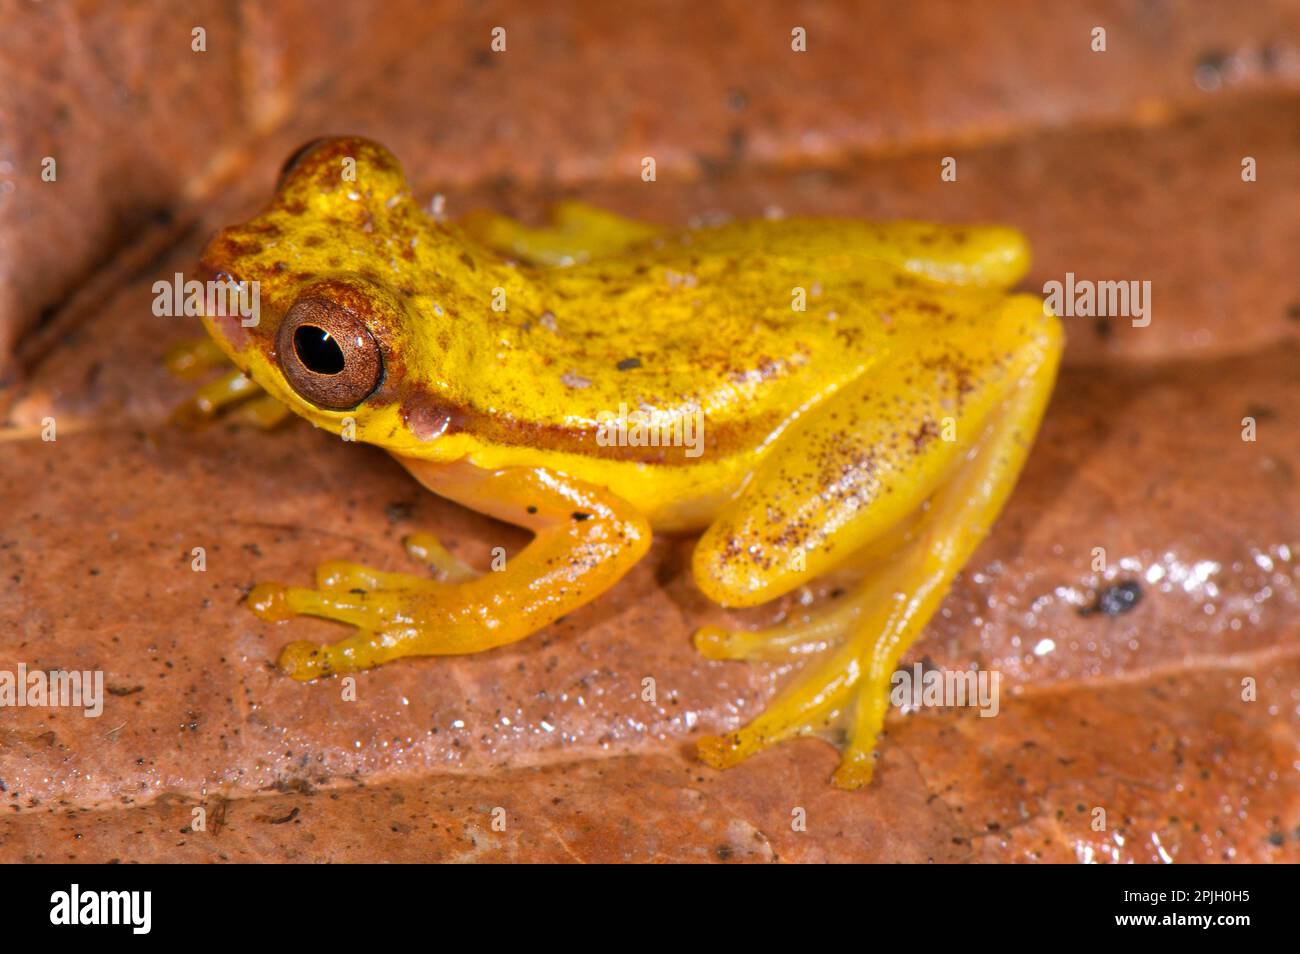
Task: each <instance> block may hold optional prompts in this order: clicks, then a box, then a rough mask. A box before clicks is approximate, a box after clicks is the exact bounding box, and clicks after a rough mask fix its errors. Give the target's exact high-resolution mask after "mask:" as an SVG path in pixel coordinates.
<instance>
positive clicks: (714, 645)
mask: <svg viewBox="0 0 1300 954" xmlns="http://www.w3.org/2000/svg"><path fill="white" fill-rule="evenodd" d="M860 610H861V604H860V601H859V600H857V599H845V600H843V601H842V602H840V603H837V604H836V605H835V606H833V607H832V608H831V609H829V610H825V609H820V608H819V609H818V610H817V611H816V612H815V613H811V614H798V615H794V616H792V617H791V618H790V619H788V620H785V621H784V622H782V623H780V624H778V625H776V626H770V627H768V628H766V629H758V630H744V629H723V628H722V627H720V626H701V627H700V628H699V629H697V630H696V631H695V637H694V642H695V648H696V649H698V650H699V651H700V653H701V654H702V655H704V656H707V657H708V658H709V659H746V660H750V661H758V660H766V661H772V662H793V661H795V660H798V659H802V658H804V657H806V656H809V655H812V654H815V653H819V652H822V651H824V650H827V649H830V648H831V647H833V646H838V645H839V644H840V643H841V642H843V641H844V638H845V634H846V633H847V632H848V631H849V629H850V628H851V627H852V626H853V621H854V620H855V619H857V617H858V614H859V612H860Z"/></svg>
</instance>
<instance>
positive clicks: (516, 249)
mask: <svg viewBox="0 0 1300 954" xmlns="http://www.w3.org/2000/svg"><path fill="white" fill-rule="evenodd" d="M549 219H550V221H549V224H547V225H545V226H542V227H541V228H529V227H528V226H526V225H523V224H521V223H519V222H516V221H514V220H513V219H509V218H506V217H505V216H503V215H497V214H496V213H494V212H472V213H470V214H469V215H467V216H466V217H465V218H464V220H463V221H462V222H461V227H462V228H464V230H465V231H466V232H467V233H469V235H471V236H472V237H473V238H475V239H477V240H478V241H479V242H481V243H482V244H484V245H486V246H488V247H489V248H492V249H495V250H496V251H498V252H501V253H502V254H504V255H509V256H512V257H514V258H518V259H521V260H522V261H525V262H530V263H532V264H536V265H573V264H576V263H579V262H586V261H590V260H591V259H593V258H598V257H600V256H602V255H611V254H614V253H616V252H619V251H622V250H623V249H626V248H628V247H629V246H632V245H636V244H637V243H639V242H644V241H646V240H648V239H651V238H654V237H655V236H656V235H658V234H660V233H661V232H662V231H663V230H662V229H661V228H660V227H659V226H657V225H651V224H649V223H648V222H638V221H636V220H635V219H628V218H624V217H623V216H621V215H618V214H616V213H614V212H607V211H606V210H604V209H598V208H596V207H595V206H591V205H587V204H586V203H585V202H577V201H573V200H569V201H565V202H559V203H557V204H556V205H555V206H554V207H552V209H551V211H550V216H549Z"/></svg>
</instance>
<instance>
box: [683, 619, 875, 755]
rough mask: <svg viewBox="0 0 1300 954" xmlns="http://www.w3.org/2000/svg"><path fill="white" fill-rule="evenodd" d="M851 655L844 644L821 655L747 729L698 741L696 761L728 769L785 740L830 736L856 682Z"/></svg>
mask: <svg viewBox="0 0 1300 954" xmlns="http://www.w3.org/2000/svg"><path fill="white" fill-rule="evenodd" d="M856 652H857V651H856V648H855V647H854V646H853V645H847V646H845V647H842V648H840V649H839V650H837V651H835V652H832V653H830V654H829V655H827V656H824V657H823V658H822V659H819V660H817V661H816V662H814V663H812V664H811V665H810V666H809V667H808V668H807V669H805V670H804V671H803V672H802V673H801V674H800V675H799V676H798V677H796V679H795V681H794V682H793V683H792V684H791V685H790V686H788V687H787V688H785V689H784V690H782V692H781V693H780V695H778V696H777V698H776V699H775V700H774V701H773V702H772V703H771V704H770V705H769V706H768V707H767V708H766V709H764V710H763V711H762V712H761V713H760V714H759V715H758V717H757V718H755V719H754V720H753V721H752V722H750V723H749V724H748V725H746V726H744V727H742V728H740V729H736V730H735V731H733V732H728V733H725V734H724V735H716V736H706V737H704V738H703V739H701V740H700V741H699V743H698V748H697V750H698V753H699V756H700V759H701V760H702V761H704V762H706V763H707V764H709V765H712V766H713V767H714V768H727V767H729V766H732V765H735V764H737V763H738V762H741V761H743V760H745V759H747V758H749V756H751V755H754V754H755V753H757V752H760V751H762V750H763V749H765V748H767V747H768V746H769V745H775V744H776V743H777V742H781V741H784V740H785V739H793V738H797V737H799V736H803V735H817V734H829V733H831V732H833V731H834V730H835V728H836V727H837V726H838V725H839V721H840V714H841V712H842V711H843V710H844V709H845V707H846V706H847V705H848V704H849V703H850V702H851V701H852V698H853V696H852V692H853V689H854V687H855V685H856V684H857V682H858V681H859V678H860V670H859V668H858V666H857V665H855V657H856Z"/></svg>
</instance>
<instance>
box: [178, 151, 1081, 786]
mask: <svg viewBox="0 0 1300 954" xmlns="http://www.w3.org/2000/svg"><path fill="white" fill-rule="evenodd" d="M1027 259H1028V250H1027V247H1026V243H1025V240H1024V238H1023V237H1022V236H1021V235H1020V234H1019V233H1018V232H1016V231H1014V230H1012V229H1008V228H1002V227H994V226H987V227H985V226H979V227H975V226H940V225H928V224H922V223H916V222H895V223H868V222H853V221H831V220H813V219H802V220H801V219H789V220H779V221H754V222H736V223H732V224H724V225H720V226H716V227H708V228H694V229H688V230H674V229H665V228H659V227H656V226H651V225H647V224H645V223H640V222H632V221H629V220H626V219H623V218H620V217H618V216H615V215H612V214H610V213H607V212H603V211H600V210H597V209H594V208H591V207H588V206H583V205H580V204H576V203H570V204H564V205H561V206H560V207H558V208H557V209H556V210H555V213H554V216H553V219H552V222H551V224H550V225H549V226H546V227H542V228H526V227H524V226H522V225H519V224H517V223H515V222H513V221H510V220H508V219H505V218H501V217H498V216H493V215H479V216H477V217H471V218H470V219H468V220H466V221H464V222H461V223H460V224H453V223H450V222H445V221H440V220H439V219H438V218H437V217H435V216H431V215H429V214H427V213H426V212H425V211H423V210H422V209H421V208H420V206H419V205H418V204H417V202H416V201H415V199H413V198H412V195H411V191H410V188H409V186H408V184H407V182H406V180H405V178H404V176H403V174H402V171H401V169H400V167H399V166H398V163H397V161H396V160H395V159H394V158H393V156H392V155H391V154H390V153H389V152H388V151H387V150H385V149H384V148H382V147H381V146H379V145H377V144H375V143H373V142H370V141H367V140H364V139H360V138H352V137H348V138H337V139H329V140H322V141H319V142H317V143H314V144H312V145H310V146H309V147H307V148H305V149H304V150H303V151H301V152H300V153H299V154H298V155H297V156H296V157H294V159H292V160H291V161H290V163H289V165H288V166H287V167H286V169H285V171H284V173H283V175H282V178H281V181H280V185H279V188H278V190H277V192H276V194H275V197H274V199H273V200H272V202H271V204H270V206H269V207H268V208H267V209H266V211H265V212H263V213H262V214H261V215H259V216H258V217H257V218H255V219H253V220H252V221H251V222H248V223H246V224H244V225H238V226H233V227H231V228H228V229H225V230H224V231H222V232H221V233H220V234H218V235H217V236H216V237H215V238H214V239H213V240H212V242H211V244H210V245H209V246H208V248H207V250H206V252H205V254H204V264H205V267H206V268H207V269H209V270H210V271H211V273H212V274H213V275H214V276H216V277H218V278H226V277H228V278H230V279H233V280H235V281H245V282H248V281H257V282H260V301H261V315H260V321H259V323H258V324H257V325H256V326H255V327H245V326H244V325H245V324H247V322H242V323H241V321H240V319H239V318H222V317H207V318H205V319H204V320H205V324H206V325H207V327H208V330H209V332H210V333H211V335H212V337H213V338H214V339H215V340H216V342H217V343H218V344H219V346H220V348H221V350H222V351H224V352H225V354H226V355H227V356H228V357H229V358H230V359H231V360H233V361H234V363H235V364H236V365H237V367H238V369H239V370H240V371H242V372H243V374H244V375H246V376H247V378H251V379H252V382H254V383H255V384H256V385H259V386H260V387H261V388H262V389H264V390H265V392H266V393H267V394H268V395H269V396H270V398H273V399H275V401H277V402H280V403H281V404H283V405H287V406H288V407H289V408H290V409H292V410H293V411H294V412H296V413H298V414H300V415H302V416H303V417H305V418H307V419H308V420H309V421H311V422H312V423H313V424H315V425H317V426H319V427H322V428H325V429H326V430H329V431H333V432H335V433H340V434H345V435H348V436H353V435H354V436H355V439H357V440H360V441H366V442H369V443H371V444H376V445H378V446H380V447H382V448H384V449H385V450H387V451H388V452H389V453H391V454H392V455H393V456H394V457H396V458H397V460H399V461H400V462H401V463H402V464H403V465H404V466H405V467H406V468H407V469H408V470H409V471H410V473H411V474H412V475H413V476H414V477H415V478H416V479H417V480H418V481H420V482H421V483H422V484H424V485H425V486H426V487H427V488H429V489H430V490H432V491H433V492H435V493H437V494H440V495H442V496H444V497H447V498H449V499H451V500H454V501H456V502H458V503H460V504H463V505H464V506H467V507H472V508H473V509H475V510H478V511H481V512H482V513H485V514H489V515H491V516H493V517H496V518H498V519H500V520H504V521H508V522H510V523H512V524H516V525H518V526H520V527H524V528H527V529H528V530H529V531H531V532H532V534H533V538H532V540H531V542H530V543H528V545H527V546H526V547H525V548H524V549H523V550H522V551H521V552H519V553H518V554H517V555H515V556H513V557H511V558H510V559H508V560H507V561H506V565H505V566H504V568H500V569H499V570H497V571H486V572H483V573H481V574H477V573H474V572H473V571H471V570H469V569H468V568H467V567H465V566H464V565H463V564H461V563H459V561H457V560H456V559H455V558H454V557H453V556H452V555H451V554H450V553H448V552H447V551H446V550H444V549H442V548H441V547H440V546H439V545H438V544H437V541H436V540H435V539H434V538H433V537H431V536H428V535H423V534H421V535H416V536H415V537H414V538H412V539H410V540H409V541H408V548H409V549H410V550H411V552H412V553H414V554H417V555H419V556H421V557H422V558H423V559H424V560H425V562H426V563H428V564H430V565H431V566H432V568H433V570H434V572H433V574H432V575H428V576H424V575H414V574H412V575H408V574H405V573H392V572H381V571H378V570H374V569H371V568H368V567H365V566H359V565H357V564H354V563H348V562H330V563H326V564H324V565H323V566H321V567H319V568H318V569H317V572H316V586H315V588H310V589H309V588H302V587H297V586H285V585H281V584H278V583H266V584H262V585H259V586H258V587H256V588H255V589H254V590H253V592H252V593H251V594H250V595H249V604H250V605H251V606H252V608H253V609H254V610H255V611H256V612H257V613H258V614H259V615H261V616H262V617H264V618H266V619H272V620H284V619H288V618H290V617H292V616H294V615H297V614H309V615H311V616H317V617H324V618H326V619H331V620H337V621H339V622H340V623H344V624H346V625H348V626H350V627H352V628H353V630H354V631H353V632H352V633H350V634H349V635H347V636H345V637H344V638H342V639H340V640H339V641H338V642H334V643H329V644H314V643H309V642H293V643H290V644H289V645H288V646H286V647H285V649H284V650H283V653H282V655H281V656H280V662H279V664H280V667H281V669H282V670H283V671H284V672H285V673H287V674H288V675H290V676H292V677H293V678H295V679H313V678H316V677H318V676H326V675H330V674H333V673H344V672H351V671H354V670H358V669H365V668H368V667H371V666H377V665H379V664H380V663H385V662H389V661H390V660H394V659H400V658H402V657H404V656H429V655H450V654H459V653H476V652H480V651H482V650H485V649H491V648H493V647H496V646H502V645H504V644H506V643H512V642H515V641H516V640H520V639H523V638H524V637H526V636H528V635H529V634H530V633H534V632H536V631H537V630H538V629H540V628H542V627H543V626H546V625H547V624H548V623H551V622H554V621H555V620H556V619H558V618H559V617H561V616H563V615H565V614H566V613H570V612H572V611H573V610H574V609H576V608H577V607H579V606H582V605H583V604H584V603H587V602H588V601H590V600H593V599H595V598H596V597H598V596H599V595H600V594H602V593H604V592H605V591H606V590H608V589H609V588H610V587H611V586H613V585H614V584H615V583H616V582H617V581H618V580H619V578H620V577H621V576H623V575H624V574H625V573H627V572H628V570H629V569H630V568H631V567H632V566H633V564H635V563H636V562H637V561H638V560H640V559H641V557H642V556H644V555H645V553H646V550H647V548H648V547H649V545H650V537H651V533H652V532H653V531H660V532H666V533H679V532H690V531H703V535H702V536H701V537H700V539H699V542H698V544H697V545H696V547H695V551H694V558H693V562H692V565H691V571H692V573H693V575H694V579H695V583H696V584H697V585H698V586H699V588H700V590H702V591H703V592H704V594H705V595H707V596H708V597H710V598H711V599H712V600H715V601H716V602H718V603H720V604H722V605H723V606H727V607H743V606H753V605H755V604H759V603H763V602H765V601H767V600H771V599H774V598H775V597H778V596H781V595H782V594H785V593H789V592H790V591H791V590H794V589H796V588H797V587H801V586H803V585H805V584H807V583H809V582H810V581H812V580H814V578H816V577H818V576H819V575H821V574H826V573H828V572H830V571H835V572H836V573H842V572H844V571H846V570H849V571H852V572H853V573H854V574H855V575H854V577H853V578H854V579H855V580H857V581H858V582H856V583H855V584H854V585H853V586H852V587H850V588H847V589H845V590H844V592H843V593H842V594H841V595H840V596H838V597H834V598H828V600H829V604H830V605H829V606H827V607H823V608H821V610H820V612H818V611H816V608H814V611H813V612H812V613H811V615H807V614H805V615H801V616H799V617H798V618H797V619H795V618H792V619H789V620H787V621H786V622H784V623H782V624H781V625H778V626H776V627H774V628H771V629H768V630H764V631H760V632H753V631H743V630H737V631H726V630H722V629H719V628H716V627H705V628H702V629H700V630H698V631H697V632H696V634H695V643H696V646H697V647H698V648H699V650H700V651H701V652H702V653H704V654H705V655H706V656H708V657H710V658H713V659H787V660H798V659H800V658H805V659H806V660H807V661H806V662H805V664H804V667H803V669H802V670H801V671H800V673H799V674H798V675H797V676H796V677H795V678H794V681H793V682H792V683H791V684H790V685H789V686H787V687H786V688H785V689H784V691H782V692H781V693H780V695H779V696H778V697H777V698H776V699H775V701H773V702H772V703H771V704H770V705H769V706H768V707H767V709H766V710H765V711H764V712H763V713H762V714H760V715H759V716H758V717H757V718H755V719H754V720H753V721H752V722H750V723H749V724H748V725H746V726H744V727H743V728H740V729H738V730H736V731H733V732H729V733H727V734H726V735H722V736H712V737H707V738H704V739H702V740H701V741H700V743H699V754H700V756H701V757H702V758H703V760H704V761H706V762H707V763H709V764H710V765H714V766H719V767H721V766H728V765H732V764H735V763H736V762H739V761H740V760H742V759H744V758H746V757H747V756H749V755H751V754H753V753H754V752H757V751H759V750H760V749H762V748H764V747H765V746H768V745H771V744H772V743H774V742H779V741H781V740H782V739H789V738H792V737H795V736H800V735H805V734H825V735H827V736H829V737H834V738H836V739H837V740H840V741H841V742H842V745H843V752H842V761H841V763H840V766H839V769H838V771H837V772H836V774H835V779H834V780H835V782H836V784H838V785H841V786H843V787H847V788H855V787H858V786H860V785H862V784H864V783H865V782H866V781H868V780H869V779H870V777H871V771H872V765H873V756H872V750H873V747H874V744H875V740H876V736H877V733H878V732H879V731H880V729H881V726H882V723H883V720H884V716H885V711H886V708H887V704H888V691H889V685H890V678H891V675H892V674H893V672H894V671H895V669H896V668H897V664H898V663H899V658H900V656H901V655H902V654H903V653H904V652H905V651H906V650H907V648H908V646H909V645H910V644H911V643H912V642H913V640H915V639H916V638H917V636H918V634H920V632H921V631H922V628H923V627H924V626H925V624H926V621H927V620H928V619H929V618H930V616H931V615H932V614H933V613H934V612H935V610H936V608H937V607H938V606H939V604H940V602H941V601H942V600H943V598H944V594H945V593H946V592H947V590H948V587H949V584H950V583H951V581H952V579H953V576H954V574H956V573H957V572H958V571H959V570H960V569H961V567H962V564H964V563H965V562H966V561H967V559H968V558H969V557H970V555H971V553H972V551H973V550H974V548H975V547H976V545H977V544H978V543H979V542H980V541H981V540H982V539H983V538H984V536H985V535H986V533H987V532H988V530H989V526H990V524H991V523H992V522H993V520H994V519H995V518H996V517H997V514H998V512H999V510H1001V508H1002V505H1003V503H1004V502H1005V501H1006V499H1007V496H1008V494H1009V493H1010V491H1011V488H1012V486H1013V485H1014V483H1015V481H1016V477H1017V475H1018V473H1019V471H1020V469H1021V466H1022V464H1023V463H1024V461H1025V457H1026V455H1027V453H1028V451H1029V446H1030V443H1031V442H1032V440H1033V438H1034V434H1035V431H1036V430H1037V428H1038V424H1039V420H1040V418H1041V416H1042V414H1043V409H1044V405H1045V404H1046V402H1047V400H1048V396H1049V394H1050V392H1051V389H1052V382H1053V379H1054V377H1055V374H1056V368H1057V363H1058V359H1059V356H1060V352H1061V346H1062V332H1061V328H1060V325H1059V322H1058V321H1057V319H1056V318H1054V317H1052V316H1051V315H1050V314H1049V313H1047V312H1046V310H1045V309H1044V307H1043V304H1042V302H1041V301H1040V300H1038V299H1036V298H1034V297H1031V296H1028V295H1015V294H1009V293H1008V289H1009V288H1010V287H1011V286H1012V285H1013V284H1014V283H1015V282H1016V281H1017V280H1018V279H1020V278H1021V276H1022V275H1023V274H1024V272H1025V269H1026V267H1027ZM237 373H238V372H236V374H237ZM235 380H236V379H235V378H232V379H231V381H230V382H228V383H231V384H233V383H234V381H235ZM238 380H239V381H244V382H245V383H244V384H240V385H238V386H236V387H233V388H228V394H227V396H229V397H233V396H245V395H247V393H248V391H249V389H250V388H251V387H252V385H251V384H248V383H247V380H246V379H245V378H242V377H241V378H238ZM210 397H211V395H210ZM224 399H225V398H222V400H224ZM263 399H264V400H266V398H265V396H263ZM624 424H626V425H627V426H626V427H624V426H623V425H624ZM810 657H811V658H810Z"/></svg>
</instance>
